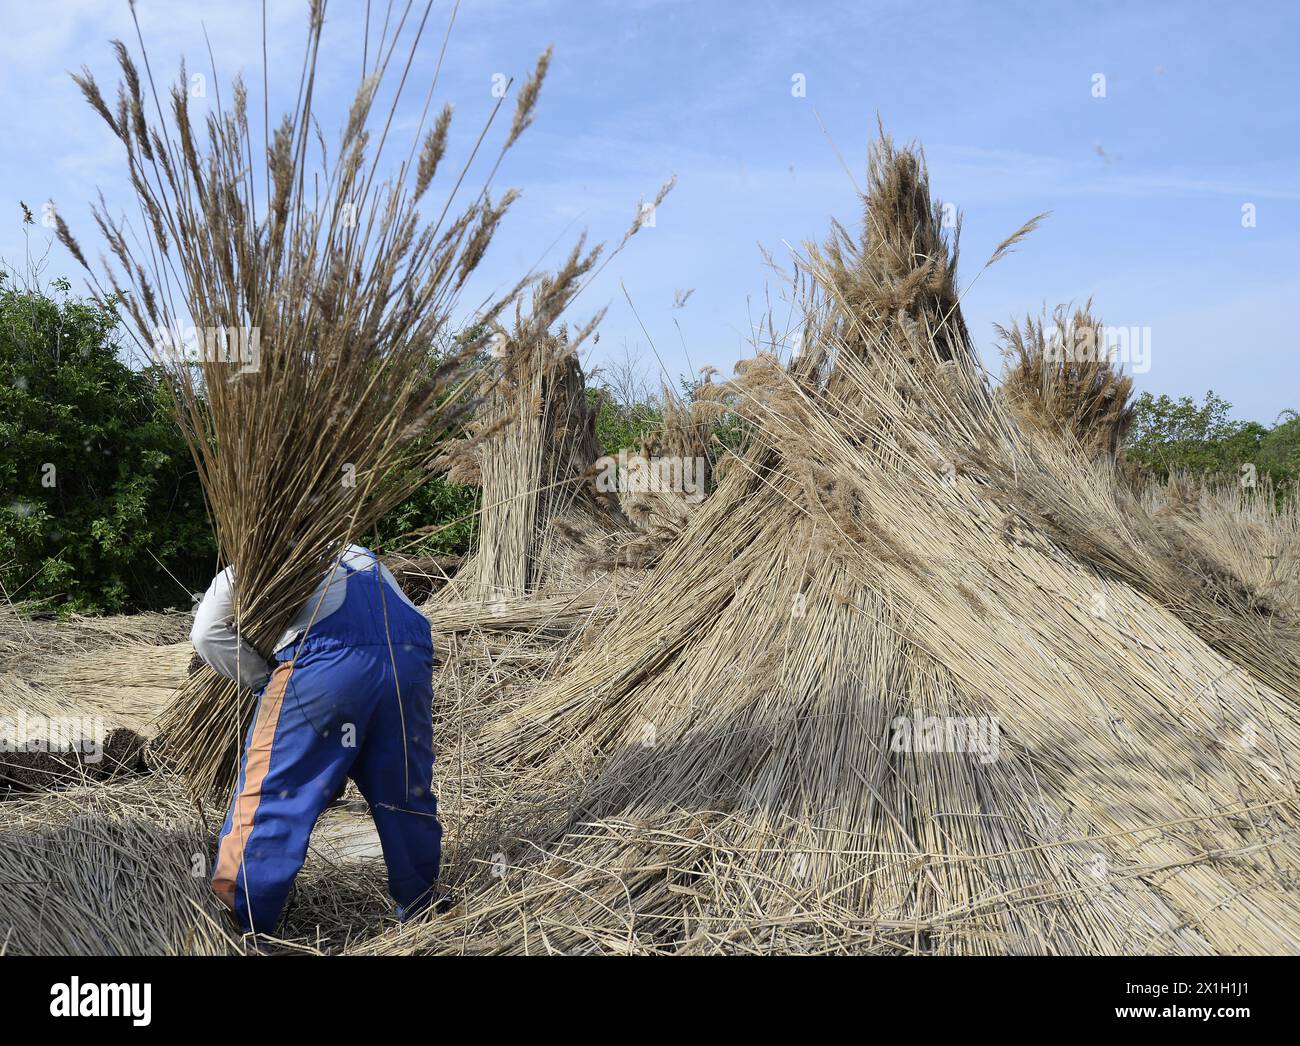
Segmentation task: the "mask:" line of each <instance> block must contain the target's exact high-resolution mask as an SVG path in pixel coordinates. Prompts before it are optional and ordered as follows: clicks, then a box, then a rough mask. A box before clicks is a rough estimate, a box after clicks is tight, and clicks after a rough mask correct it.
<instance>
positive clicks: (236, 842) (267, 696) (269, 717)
mask: <svg viewBox="0 0 1300 1046" xmlns="http://www.w3.org/2000/svg"><path fill="white" fill-rule="evenodd" d="M292 674H293V663H292V662H291V661H286V662H284V663H282V664H281V665H279V666H278V667H277V668H276V670H275V671H274V672H273V673H272V674H271V680H270V682H269V683H267V684H266V690H265V691H263V693H262V700H261V701H260V702H259V703H258V706H257V721H256V722H255V723H254V725H253V735H252V737H251V738H250V739H249V744H248V752H247V754H246V757H245V762H244V784H243V787H242V788H241V789H240V790H239V794H238V796H236V798H235V802H234V805H233V807H232V811H231V819H230V831H229V832H228V833H226V835H225V837H224V838H223V839H222V840H221V846H220V848H219V849H218V851H217V870H216V872H215V873H214V874H213V876H212V890H213V892H214V893H215V894H216V895H217V897H218V899H219V900H220V901H221V903H222V904H224V905H225V906H226V907H227V908H229V909H230V910H231V911H232V912H233V911H234V910H235V891H236V890H238V889H239V888H240V884H239V870H240V868H241V867H242V866H243V863H244V845H245V843H246V842H247V840H248V836H249V834H250V833H251V832H252V830H253V819H254V818H255V817H256V816H257V807H258V805H259V804H260V803H261V801H262V782H263V781H265V780H266V774H267V771H268V770H270V768H271V743H272V741H274V740H275V729H276V727H277V726H278V725H279V723H280V706H281V705H282V704H283V703H284V691H285V688H286V687H287V686H288V685H289V676H291V675H292Z"/></svg>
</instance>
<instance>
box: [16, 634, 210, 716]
mask: <svg viewBox="0 0 1300 1046" xmlns="http://www.w3.org/2000/svg"><path fill="white" fill-rule="evenodd" d="M193 652H194V650H193V647H191V646H190V644H189V642H188V641H185V642H181V643H169V644H165V645H159V646H144V645H141V644H138V643H130V642H128V643H120V644H116V645H114V646H110V647H105V648H104V649H102V650H100V651H97V652H95V653H94V654H89V655H87V654H73V655H71V656H67V657H64V658H61V659H59V660H57V661H54V662H52V663H50V664H49V665H47V666H46V667H45V669H44V670H43V671H42V675H41V678H42V681H43V682H44V683H46V684H48V685H49V686H50V687H52V688H54V689H56V690H58V691H60V692H62V693H64V694H68V695H71V696H73V697H74V698H75V700H76V704H77V707H78V708H82V709H85V710H87V713H90V712H94V713H97V714H105V715H110V714H111V715H112V716H113V717H114V718H115V719H117V720H119V721H120V722H122V723H123V724H125V725H126V726H128V727H130V729H131V730H133V731H134V732H135V733H137V734H139V735H140V736H141V737H146V738H147V737H153V736H154V735H155V734H156V733H157V732H158V720H159V718H160V717H161V715H162V713H163V712H164V710H165V709H166V708H167V706H168V704H169V703H170V702H171V700H172V699H173V698H174V697H175V696H176V692H177V691H178V690H179V689H180V688H181V687H182V686H184V685H185V681H186V678H187V676H188V672H187V668H188V666H189V663H190V658H191V655H192V654H193Z"/></svg>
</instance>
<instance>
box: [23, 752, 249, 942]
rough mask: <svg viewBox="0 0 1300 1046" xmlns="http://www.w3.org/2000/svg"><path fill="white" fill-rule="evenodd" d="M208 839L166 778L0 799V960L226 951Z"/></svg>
mask: <svg viewBox="0 0 1300 1046" xmlns="http://www.w3.org/2000/svg"><path fill="white" fill-rule="evenodd" d="M210 843H211V841H210V838H209V836H208V833H207V832H206V831H205V830H204V828H203V825H202V823H201V822H200V820H199V818H198V816H197V815H196V814H195V812H194V810H193V808H192V807H190V806H189V805H188V803H187V802H186V800H185V795H184V791H183V789H182V788H180V787H179V785H178V783H177V782H175V781H167V780H165V779H163V778H151V779H149V780H147V781H141V782H129V783H124V784H122V783H117V784H110V785H100V786H98V787H88V788H81V789H74V790H71V791H66V792H59V793H51V794H49V795H43V796H39V797H36V798H31V799H21V800H13V801H10V802H6V803H0V882H3V883H4V884H5V886H4V889H3V890H0V955H230V954H235V953H238V952H239V951H240V950H241V949H240V942H239V939H238V937H237V935H235V934H234V933H233V932H232V931H231V930H230V929H229V928H228V920H227V918H226V916H225V915H224V914H223V913H222V912H221V910H220V908H219V906H218V905H217V904H216V902H215V900H214V899H213V897H212V895H211V891H210V890H209V889H208V885H207V876H206V874H204V871H203V869H204V868H205V867H206V862H207V856H208V853H209V850H210Z"/></svg>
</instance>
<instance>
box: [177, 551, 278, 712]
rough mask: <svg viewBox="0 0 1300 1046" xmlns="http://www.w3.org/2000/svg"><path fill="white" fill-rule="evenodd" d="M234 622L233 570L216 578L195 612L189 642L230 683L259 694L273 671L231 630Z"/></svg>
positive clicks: (260, 656) (226, 570)
mask: <svg viewBox="0 0 1300 1046" xmlns="http://www.w3.org/2000/svg"><path fill="white" fill-rule="evenodd" d="M234 619H235V604H234V593H233V590H232V587H231V575H230V568H229V567H227V568H226V569H225V570H223V571H222V572H221V573H220V574H218V575H217V576H216V577H215V578H213V579H212V584H211V585H209V586H208V590H207V592H205V593H204V595H203V599H202V601H201V602H200V603H199V605H198V608H197V609H196V610H195V611H194V626H193V627H192V628H191V629H190V642H192V643H193V644H194V649H195V650H196V651H197V652H198V655H199V657H201V658H203V660H204V661H206V662H207V663H208V664H209V665H211V666H212V667H213V669H214V670H216V671H217V672H219V673H220V674H221V675H223V676H225V677H226V678H227V679H234V680H237V681H238V682H239V684H240V685H241V686H246V687H248V688H250V689H252V690H256V689H258V688H259V687H261V686H264V685H265V684H266V681H267V680H268V679H270V678H271V669H270V666H268V665H267V663H266V661H265V660H263V658H262V655H261V654H259V653H258V652H257V651H256V650H254V649H253V648H252V647H251V646H249V645H248V644H247V643H245V642H244V641H243V640H242V639H240V638H239V637H238V636H237V635H235V631H234V629H233V628H231V624H232V622H233V621H234Z"/></svg>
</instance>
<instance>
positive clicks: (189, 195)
mask: <svg viewBox="0 0 1300 1046" xmlns="http://www.w3.org/2000/svg"><path fill="white" fill-rule="evenodd" d="M430 7H431V4H426V5H424V9H423V17H422V18H421V19H420V20H419V21H418V22H415V21H411V22H410V23H409V25H408V22H407V19H406V18H403V19H402V20H401V22H399V23H397V24H396V26H395V27H394V26H392V25H390V24H388V23H386V24H385V26H384V32H383V35H382V36H380V37H379V41H380V42H379V46H378V47H377V48H376V49H375V50H374V51H373V53H372V54H370V55H369V57H368V59H367V62H366V63H365V65H364V69H363V74H364V75H363V78H362V80H361V83H360V85H359V87H358V89H357V92H356V96H355V99H354V101H353V103H352V106H351V109H350V111H349V113H348V115H347V119H346V123H345V125H344V126H343V127H342V128H341V130H340V132H339V136H338V139H337V141H336V142H335V143H334V144H333V146H332V148H327V147H326V145H325V143H324V141H323V139H322V140H321V141H319V142H317V141H316V139H317V135H318V134H319V128H318V126H317V121H316V118H315V111H314V108H313V102H314V98H315V94H316V88H317V83H316V79H317V72H318V64H319V61H320V53H321V52H320V44H321V33H322V28H323V26H324V21H325V4H324V3H323V2H322V0H317V2H315V3H313V4H312V6H311V15H310V24H309V26H308V30H307V35H306V40H305V58H304V62H303V68H302V72H301V75H300V79H299V83H298V91H297V100H296V102H295V104H294V107H293V109H292V110H291V111H290V112H288V113H287V114H286V115H285V116H284V117H283V119H282V120H281V122H280V123H279V124H278V125H277V126H275V127H274V128H271V127H268V128H266V129H265V131H266V141H265V142H264V143H257V142H256V141H255V135H254V133H253V132H252V131H251V130H250V122H249V99H248V93H247V91H246V89H245V87H244V85H243V83H242V82H241V81H240V80H239V79H235V80H234V82H233V84H232V88H231V96H230V97H229V98H228V99H223V98H220V96H219V97H218V101H217V105H216V106H215V111H213V112H212V113H210V114H209V115H208V117H207V121H206V124H207V125H206V129H204V130H201V129H200V128H198V127H196V126H194V124H193V122H192V115H191V112H190V107H189V97H188V94H187V91H186V78H185V70H184V67H182V70H181V76H180V79H179V82H178V84H177V85H176V86H174V87H172V88H171V90H170V92H167V91H166V90H165V89H163V90H162V94H163V95H164V96H165V98H166V100H167V105H168V108H169V110H170V114H169V116H168V115H165V114H164V112H163V105H162V101H161V100H160V98H159V94H160V88H159V86H158V85H156V84H155V83H154V80H153V74H152V70H151V67H150V65H149V63H148V61H147V57H146V59H145V63H144V75H143V77H142V76H141V74H140V72H139V71H138V70H137V66H136V64H135V62H134V61H133V60H132V58H131V56H130V54H129V52H128V50H127V48H126V47H125V46H124V45H122V44H120V43H118V44H116V45H115V46H116V48H117V55H118V60H119V63H120V65H121V68H122V73H123V84H122V86H121V88H120V91H119V103H118V106H117V108H116V109H115V110H114V109H112V108H110V107H109V105H108V104H107V103H106V102H105V100H104V98H103V95H102V93H101V92H100V89H99V87H98V86H97V84H96V83H95V82H94V80H93V78H91V76H90V74H89V73H88V72H87V73H83V74H82V75H81V76H78V77H76V79H77V82H78V84H79V85H80V87H81V89H82V91H83V93H84V94H85V96H86V98H87V100H88V101H89V102H90V104H91V105H92V107H94V108H95V109H96V111H97V112H99V113H100V115H101V116H102V117H103V118H104V120H105V122H106V123H107V124H108V125H109V127H110V129H111V130H112V132H113V134H114V135H115V136H116V137H117V138H118V139H119V141H120V142H121V144H122V146H123V149H124V153H125V159H126V164H127V168H128V170H129V173H130V177H131V182H132V185H133V187H134V189H135V192H136V196H137V198H138V203H139V207H140V211H141V213H142V215H143V216H144V218H145V228H146V229H147V231H148V233H149V238H148V244H147V247H144V248H141V247H137V246H133V245H132V244H133V241H132V240H131V239H129V238H128V236H127V234H126V233H125V232H124V230H123V228H122V226H121V224H120V223H119V222H117V221H115V220H114V219H113V218H111V217H110V216H109V215H108V214H107V213H106V208H104V207H101V208H99V209H97V211H96V218H97V221H98V222H99V225H100V228H101V230H102V231H103V233H104V236H105V238H106V239H107V240H108V242H109V245H110V247H111V248H112V252H113V255H114V261H115V262H116V267H113V266H111V265H106V271H105V273H104V276H103V282H102V283H101V282H99V281H96V284H95V285H96V287H97V288H98V289H99V294H100V296H101V297H103V298H105V299H107V298H108V297H109V296H110V295H112V296H115V297H116V298H118V299H120V300H121V301H122V303H123V308H124V310H125V312H126V314H127V316H128V317H129V319H130V321H131V325H132V326H133V327H134V333H135V335H136V337H137V339H138V340H139V342H140V344H141V345H143V346H144V347H145V348H146V349H148V350H149V351H150V355H151V358H152V359H153V360H154V361H155V362H156V363H157V364H159V365H160V366H161V367H163V368H164V370H165V372H166V374H167V376H168V378H169V379H170V380H169V387H170V388H171V389H172V391H173V394H174V399H175V407H176V411H175V412H176V416H177V419H178V421H179V423H180V426H181V429H182V431H183V433H184V434H185V436H186V439H187V440H188V442H189V444H190V448H191V450H192V452H193V455H194V460H195V463H196V465H197V467H198V471H199V476H200V479H201V481H202V484H203V488H204V492H205V495H206V497H207V500H208V504H209V507H210V509H211V514H212V517H213V520H214V523H215V527H216V532H217V544H218V549H219V555H220V559H221V561H222V562H223V563H225V564H229V565H230V566H231V567H232V568H233V571H234V578H235V588H236V602H237V605H236V622H237V625H238V628H239V630H240V633H241V635H242V636H243V637H244V639H245V640H246V641H247V642H248V643H250V644H251V645H252V646H253V647H254V648H256V649H257V650H258V651H259V652H260V653H261V654H263V655H264V656H269V655H270V653H271V652H272V645H273V644H274V642H275V640H276V639H277V638H278V636H279V635H280V634H281V632H282V631H283V629H284V627H285V626H286V624H287V623H288V621H289V620H290V619H291V617H292V616H293V615H294V614H295V613H296V612H297V611H298V609H299V608H300V607H301V606H302V604H303V602H304V601H305V599H306V598H307V596H308V594H309V593H310V592H311V590H312V589H313V587H314V586H315V585H316V584H317V582H318V581H319V579H320V578H321V577H322V576H323V574H324V572H325V569H326V565H327V564H328V562H329V561H330V560H331V559H332V557H333V556H335V555H337V553H338V552H339V550H340V548H341V546H342V545H343V544H344V543H345V542H346V541H347V540H349V539H350V538H352V537H354V536H360V535H363V534H364V533H365V532H366V531H367V530H368V528H369V527H370V525H371V524H372V523H373V522H374V521H375V520H376V519H378V517H379V516H380V515H381V514H382V513H383V512H385V511H386V510H387V509H388V508H390V507H392V506H393V505H395V504H396V503H398V502H399V501H400V500H401V499H402V498H403V497H405V496H406V495H407V494H408V493H409V492H410V491H411V490H413V489H414V488H415V486H417V485H418V484H419V483H420V482H422V481H423V479H424V476H425V474H426V472H427V469H428V468H429V467H431V465H432V462H433V461H434V459H435V458H436V456H437V455H438V453H439V450H440V446H439V445H440V442H441V440H442V438H443V437H444V436H445V435H447V434H449V433H450V432H451V431H453V430H454V429H455V428H456V427H457V426H459V425H460V424H461V423H462V421H463V419H464V417H465V413H466V411H467V410H468V409H469V407H470V406H472V403H471V401H470V398H469V396H468V393H469V391H470V389H471V387H472V385H473V384H474V381H475V380H476V379H475V377H474V375H473V374H472V371H473V367H472V362H473V360H474V359H475V357H476V356H477V355H478V354H479V353H480V351H481V350H482V349H483V347H484V338H485V337H486V334H484V335H483V336H481V337H473V336H471V337H462V338H459V339H456V340H455V341H454V347H453V348H447V346H448V345H449V344H453V342H452V340H451V339H450V337H449V335H450V328H449V323H450V320H451V316H452V309H453V307H454V305H455V303H456V300H457V295H458V293H459V291H460V290H461V288H462V287H463V286H464V284H465V281H466V280H467V279H468V277H469V275H470V273H471V272H473V270H474V268H475V267H476V265H477V264H478V262H479V261H480V259H481V258H482V257H483V254H484V252H485V251H486V249H487V247H488V244H489V243H490V241H491V239H492V236H493V233H494V231H495V230H496V228H497V226H498V224H499V223H500V221H501V219H502V217H503V216H504V214H505V212H506V210H507V209H508V207H509V206H510V203H511V202H512V201H513V199H514V198H515V193H514V192H513V191H511V192H506V193H504V194H502V195H501V196H500V198H499V199H495V200H494V199H493V197H492V195H491V188H492V186H491V177H492V176H491V174H489V176H488V178H487V181H486V182H485V184H483V185H482V187H481V189H479V190H474V191H468V192H466V191H464V186H465V179H466V174H467V171H468V168H469V165H470V163H471V162H472V161H473V160H474V159H475V157H476V156H477V154H478V152H479V147H480V146H481V145H482V144H483V142H484V140H485V137H486V133H487V128H484V130H483V132H482V133H480V135H479V137H478V144H476V145H475V146H474V148H473V149H472V150H471V152H470V154H469V158H468V159H467V160H466V161H465V164H464V165H463V166H462V167H461V169H460V171H459V172H458V173H453V174H452V176H451V177H449V178H447V179H446V184H447V185H448V186H449V189H448V191H447V192H446V193H445V195H444V197H443V199H441V200H440V201H438V202H434V203H431V204H430V203H429V192H430V188H431V186H432V185H433V183H434V182H435V181H437V180H440V179H441V178H442V171H441V170H440V165H441V161H442V160H443V159H444V154H445V153H446V151H447V149H448V140H449V128H450V123H451V110H450V107H446V108H444V109H443V110H442V111H441V113H440V114H439V115H438V116H437V117H436V119H434V120H433V121H432V123H431V126H429V127H428V129H427V134H426V133H425V131H426V123H427V122H428V121H427V118H428V116H429V104H430V102H431V100H432V96H433V93H434V91H435V88H436V86H437V73H436V71H435V73H434V76H433V78H432V81H431V82H430V83H429V85H428V94H427V96H426V97H425V100H424V110H423V113H422V117H421V120H420V122H419V125H418V126H417V128H416V131H415V134H414V136H413V138H412V139H411V141H410V143H409V148H405V147H404V146H402V145H400V144H399V143H398V142H396V141H394V140H393V137H392V133H391V132H393V130H394V121H393V115H394V112H395V111H396V107H397V105H398V102H399V100H400V99H401V98H402V96H403V93H404V90H405V89H406V88H407V87H408V74H409V73H410V70H411V66H412V61H413V59H414V58H415V56H416V55H417V53H419V46H420V42H421V38H422V36H423V34H424V29H425V26H426V22H427V18H428V15H429V8H430ZM407 13H408V14H409V13H410V12H409V10H408V12H407ZM418 13H419V11H418V9H417V14H418ZM404 30H405V32H404ZM390 31H391V32H392V35H391V36H390V35H389V33H390ZM142 47H143V45H142ZM548 62H549V52H548V53H547V54H545V55H543V57H542V59H541V60H540V61H539V62H538V66H537V69H536V71H535V72H534V74H533V76H532V78H531V79H530V80H529V81H528V82H527V83H526V84H525V85H524V86H523V87H522V89H521V90H520V91H519V94H518V98H517V105H516V109H515V113H514V118H513V121H512V124H511V126H510V128H509V131H508V132H507V133H506V134H505V135H504V140H503V142H502V144H501V146H500V149H499V154H498V156H497V158H496V164H498V165H499V163H500V159H501V155H504V153H505V152H506V150H508V149H509V148H510V146H512V145H513V144H514V142H515V141H516V140H517V139H518V138H519V136H520V134H521V133H522V132H523V130H524V129H525V128H526V127H527V126H528V124H529V123H530V122H531V120H532V115H533V108H534V105H535V103H536V100H537V95H538V90H539V88H540V85H541V81H542V79H543V77H544V75H545V72H546V68H547V64H548ZM382 92H386V93H382ZM227 105H228V106H229V108H227V107H226V106H227ZM494 115H495V111H494ZM489 122H490V121H489ZM421 135H423V140H421ZM205 139H206V141H205ZM395 149H397V150H398V152H397V155H396V156H395V157H393V159H392V161H391V163H390V158H389V157H390V154H392V153H393V152H394V150H395ZM318 152H319V160H317V158H316V157H317V154H318ZM255 155H259V156H260V157H262V159H261V161H260V162H259V163H255V162H254V161H253V157H254V156H255ZM386 168H387V169H390V170H392V172H393V173H392V175H391V177H389V178H387V180H385V177H384V174H383V172H384V170H385V169H386ZM495 170H496V167H495V166H494V167H493V168H492V172H493V173H495ZM422 205H424V206H426V209H424V210H422V209H421V208H422ZM59 232H60V236H61V238H62V239H63V241H64V243H65V244H66V245H67V246H68V247H69V248H70V249H71V250H72V251H73V253H74V255H76V256H77V257H78V258H79V259H80V258H81V252H80V249H79V247H78V245H77V243H76V241H75V240H74V239H73V237H72V235H71V233H70V231H69V230H67V229H66V227H63V226H62V225H60V228H59ZM518 290H519V288H518V287H516V288H510V289H508V290H507V292H506V293H505V294H504V295H503V296H502V297H501V298H500V299H499V300H497V301H495V302H490V303H488V304H487V305H486V306H485V307H484V308H483V310H482V312H481V315H480V326H479V327H477V328H476V329H478V330H482V331H484V332H485V331H486V330H487V328H488V326H489V325H490V324H491V323H492V322H493V318H494V317H495V316H496V315H497V313H498V312H500V311H501V310H502V309H503V308H504V307H505V306H506V305H507V304H508V303H509V302H510V301H511V300H512V299H513V298H514V296H515V294H516V293H517V292H518ZM190 325H192V326H193V327H194V328H196V329H197V330H198V331H199V332H200V337H203V336H204V335H206V334H207V333H208V332H213V331H215V332H219V336H218V337H217V338H215V340H214V342H213V344H215V345H216V347H217V349H216V351H211V349H210V347H209V346H208V345H206V344H205V347H204V349H203V350H202V351H198V352H197V353H186V352H183V351H178V349H177V342H178V341H179V340H180V339H179V338H176V337H174V336H173V332H178V331H183V330H185V329H186V328H187V327H188V326H190ZM232 332H233V333H232ZM232 345H234V346H235V347H236V350H237V351H235V352H234V353H233V358H232V351H231V346H232ZM253 346H256V350H255V351H254V350H253ZM195 355H197V357H198V358H197V360H196V359H195V358H194V356H195ZM250 714H251V701H250V699H249V696H248V695H247V694H246V693H243V692H241V690H240V688H239V687H238V686H236V685H235V684H231V683H227V682H225V681H224V680H220V679H218V678H217V677H216V676H215V675H214V674H212V673H211V672H205V673H202V674H200V675H199V676H197V677H196V678H195V681H194V683H193V684H192V685H190V686H188V687H187V688H186V690H185V691H184V692H183V693H182V694H181V695H180V698H179V700H178V701H177V703H176V705H175V706H174V708H173V709H172V710H171V711H170V712H169V714H168V716H167V717H166V721H165V728H166V748H167V752H168V754H169V757H170V759H171V760H172V761H173V763H174V765H175V766H176V767H177V768H178V769H179V770H181V771H182V772H183V773H184V774H185V775H186V777H187V778H188V779H189V780H190V781H191V782H192V783H193V785H194V787H195V788H196V789H197V790H198V791H200V792H206V791H209V790H211V789H213V788H217V787H221V786H223V785H226V784H228V783H229V782H230V781H231V780H232V778H233V772H234V768H235V766H236V765H237V761H236V758H235V753H236V749H237V744H238V739H239V738H241V737H242V727H243V724H244V723H245V722H246V721H247V718H248V716H249V715H250Z"/></svg>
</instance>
